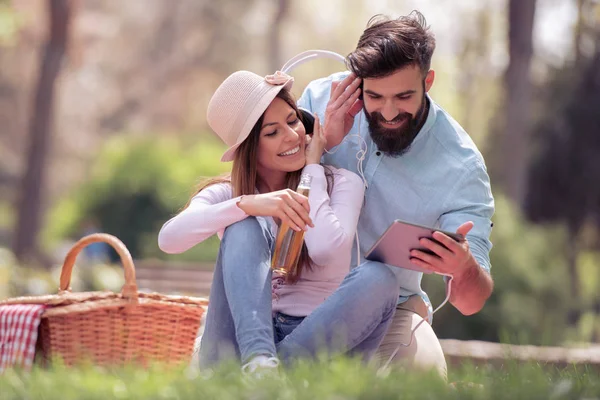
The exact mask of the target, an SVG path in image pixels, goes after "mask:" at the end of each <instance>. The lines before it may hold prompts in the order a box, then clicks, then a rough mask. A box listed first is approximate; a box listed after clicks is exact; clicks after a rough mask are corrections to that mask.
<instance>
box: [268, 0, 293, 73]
mask: <svg viewBox="0 0 600 400" xmlns="http://www.w3.org/2000/svg"><path fill="white" fill-rule="evenodd" d="M276 3H277V10H276V11H275V15H274V16H273V22H272V23H271V29H270V30H269V34H268V36H267V40H268V44H269V46H268V51H269V73H270V74H272V73H274V72H275V71H277V70H278V69H280V68H281V67H282V66H283V60H282V59H281V25H282V23H283V21H284V20H285V17H286V16H287V14H288V11H289V9H290V1H289V0H276Z"/></svg>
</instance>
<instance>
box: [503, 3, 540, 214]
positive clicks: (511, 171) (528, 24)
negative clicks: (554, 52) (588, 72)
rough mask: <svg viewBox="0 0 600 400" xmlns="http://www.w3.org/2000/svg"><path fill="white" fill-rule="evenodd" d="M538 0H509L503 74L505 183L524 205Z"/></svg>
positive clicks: (517, 200)
mask: <svg viewBox="0 0 600 400" xmlns="http://www.w3.org/2000/svg"><path fill="white" fill-rule="evenodd" d="M535 6H536V0H510V1H509V9H508V23H509V28H508V50H509V55H510V62H509V64H508V68H507V70H506V75H505V77H504V82H505V88H506V97H505V110H506V111H505V113H504V115H503V116H502V119H503V120H504V121H505V122H504V123H503V124H502V125H503V126H504V132H503V140H502V141H503V146H502V150H503V159H504V160H503V163H502V166H501V168H502V173H501V176H502V183H503V184H504V187H505V190H506V194H507V195H508V196H509V198H510V199H512V200H513V201H515V202H516V203H517V204H519V205H522V204H523V200H524V197H525V180H526V176H527V173H526V168H527V156H528V147H529V140H528V136H529V135H528V131H529V120H530V117H531V107H530V105H531V89H532V85H531V78H530V71H529V70H530V65H531V58H532V56H533V23H534V17H535Z"/></svg>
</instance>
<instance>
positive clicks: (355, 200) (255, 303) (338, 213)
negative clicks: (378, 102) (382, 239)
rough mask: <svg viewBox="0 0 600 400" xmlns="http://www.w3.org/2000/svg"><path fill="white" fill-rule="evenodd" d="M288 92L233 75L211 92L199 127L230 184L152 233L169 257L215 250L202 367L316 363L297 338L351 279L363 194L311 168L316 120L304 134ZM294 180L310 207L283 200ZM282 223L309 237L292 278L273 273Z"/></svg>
mask: <svg viewBox="0 0 600 400" xmlns="http://www.w3.org/2000/svg"><path fill="white" fill-rule="evenodd" d="M292 83H293V78H292V77H290V76H288V75H286V74H284V73H282V72H278V73H276V74H274V75H269V76H267V77H265V78H263V77H260V76H258V75H256V74H254V73H251V72H248V71H238V72H235V73H233V74H232V75H230V76H229V77H228V78H227V79H226V80H225V81H224V82H223V83H222V84H221V85H220V86H219V88H218V89H217V91H216V92H215V94H214V95H213V97H212V98H211V100H210V103H209V106H208V113H207V120H208V123H209V125H210V126H211V128H212V129H213V130H214V131H215V133H216V134H217V135H218V136H219V137H220V138H221V139H222V140H223V142H225V144H226V145H227V146H228V149H227V151H225V153H224V154H223V157H222V158H221V160H222V161H233V166H232V169H231V175H229V176H225V177H220V178H215V179H212V180H210V181H209V182H207V183H205V184H204V185H203V186H202V187H201V188H200V190H199V191H198V192H197V193H196V194H195V195H194V196H193V197H192V199H191V200H190V201H189V203H188V204H187V205H186V206H185V207H184V209H183V210H182V211H181V212H180V213H179V215H177V216H175V217H174V218H172V219H171V220H169V221H167V222H166V223H165V224H164V225H163V227H162V229H161V231H160V233H159V237H158V241H159V246H160V248H161V249H162V250H163V251H165V252H167V253H180V252H183V251H186V250H188V249H190V248H191V247H193V246H195V245H196V244H198V243H200V242H202V241H204V240H206V239H207V238H209V237H210V236H212V235H214V234H215V233H216V234H217V235H218V236H219V237H220V238H221V245H220V250H219V256H218V258H217V262H216V265H215V271H214V276H213V282H212V285H211V292H210V299H209V303H210V305H209V307H208V312H207V317H206V324H205V329H204V334H203V336H202V341H201V346H200V357H199V358H200V363H201V366H203V367H209V366H213V365H215V364H217V363H219V362H222V361H224V360H225V359H228V358H232V357H233V358H235V359H237V360H239V361H241V362H242V363H244V364H245V365H244V367H243V370H244V371H249V372H252V371H254V370H256V369H265V368H274V367H277V365H278V364H279V359H278V358H277V356H276V354H277V350H279V351H280V353H284V354H285V355H286V357H287V358H291V357H295V356H299V355H300V354H299V349H302V353H303V354H302V355H306V353H309V355H316V353H317V351H318V350H319V349H317V347H316V346H317V344H316V343H313V342H314V341H315V340H316V338H315V337H314V336H315V335H313V334H312V333H311V332H312V330H310V329H308V330H307V329H304V332H300V333H298V332H297V331H296V328H297V327H299V326H305V325H303V324H302V322H303V320H304V318H305V317H306V316H308V315H309V314H311V313H312V312H313V311H314V310H315V309H316V308H317V307H318V306H319V305H320V304H321V303H323V301H324V300H325V299H326V298H327V297H329V296H330V295H331V294H332V293H333V292H334V291H335V290H336V289H337V288H338V286H339V285H340V283H341V282H342V280H343V279H344V277H345V276H346V275H347V274H348V272H349V269H350V261H351V260H350V259H351V256H350V252H351V250H352V245H353V242H354V234H355V232H356V226H357V223H358V216H359V213H360V209H361V206H362V201H363V195H364V187H363V182H362V180H361V179H360V177H358V175H356V174H354V173H352V172H350V171H347V170H343V169H336V168H332V167H325V166H322V165H320V160H321V156H322V154H323V149H324V148H325V146H326V144H327V140H326V139H325V132H324V131H323V129H322V128H321V125H320V123H319V119H318V117H314V125H313V126H308V123H309V122H308V121H312V120H313V118H311V117H312V116H309V115H306V114H305V113H303V112H301V111H300V110H299V109H298V107H297V106H296V102H295V100H294V98H293V97H292V95H291V94H290V89H291V86H292ZM356 96H358V92H357V94H356ZM347 107H350V104H349V105H348V106H347ZM307 132H309V133H308V134H307ZM301 175H310V177H311V180H312V183H311V190H310V194H309V195H308V196H305V195H303V194H300V193H297V192H295V191H294V190H292V189H296V187H297V186H298V183H299V181H300V177H301ZM313 221H314V223H313ZM283 223H285V224H287V225H289V226H290V227H291V228H292V229H295V230H296V231H302V230H304V231H306V232H305V233H304V243H303V244H302V250H301V252H300V259H299V261H298V264H297V268H296V269H295V270H294V272H293V273H287V274H283V273H282V272H280V271H272V270H271V268H270V266H271V249H272V247H273V242H274V238H275V236H276V235H277V231H278V230H279V227H280V225H282V224H283ZM394 304H395V303H394ZM392 309H393V305H392V306H391V308H390V310H392ZM369 315H370V314H369ZM365 326H369V327H371V329H372V330H373V332H374V333H373V334H374V335H376V336H377V337H375V338H373V337H371V336H372V335H369V333H370V332H367V334H366V335H365V334H362V333H361V338H360V340H358V341H357V342H356V344H357V345H358V344H360V343H361V341H364V342H365V343H367V345H366V346H365V349H364V351H365V352H369V353H372V352H374V350H375V349H374V347H373V346H371V347H369V345H370V344H371V343H378V341H379V339H380V337H379V336H381V335H382V330H381V329H379V330H377V326H378V325H377V324H365ZM300 331H302V330H300ZM361 332H362V331H361ZM292 333H294V334H293V335H292ZM274 339H275V340H274ZM319 345H320V343H319Z"/></svg>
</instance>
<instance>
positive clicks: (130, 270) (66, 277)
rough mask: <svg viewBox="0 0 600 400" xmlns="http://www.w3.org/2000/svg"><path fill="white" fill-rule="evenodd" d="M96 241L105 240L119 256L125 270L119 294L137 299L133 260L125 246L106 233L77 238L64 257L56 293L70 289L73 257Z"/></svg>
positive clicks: (130, 299) (133, 300) (73, 263)
mask: <svg viewBox="0 0 600 400" xmlns="http://www.w3.org/2000/svg"><path fill="white" fill-rule="evenodd" d="M97 242H106V243H108V244H110V245H111V246H112V247H113V248H114V249H115V250H116V251H117V253H118V254H119V257H121V263H122V264H123V269H124V270H125V284H124V285H123V288H122V289H121V295H122V296H123V297H124V298H125V299H127V300H129V301H132V302H135V301H137V298H138V291H137V285H136V283H135V268H134V266H133V260H132V258H131V254H130V253H129V250H127V247H125V245H124V244H123V242H121V241H120V240H119V239H117V238H116V237H115V236H113V235H109V234H106V233H94V234H91V235H88V236H84V237H83V238H81V239H79V240H78V241H77V243H75V245H73V247H72V248H71V250H69V253H68V254H67V256H66V257H65V262H64V263H63V267H62V271H61V273H60V287H59V291H58V293H59V294H61V293H65V292H70V291H71V287H70V284H71V273H72V272H73V265H75V259H76V258H77V255H78V254H79V253H80V252H81V250H83V248H84V247H86V246H88V245H90V244H92V243H97Z"/></svg>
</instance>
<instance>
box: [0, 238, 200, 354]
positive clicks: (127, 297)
mask: <svg viewBox="0 0 600 400" xmlns="http://www.w3.org/2000/svg"><path fill="white" fill-rule="evenodd" d="M95 242H106V243H108V244H110V245H111V246H112V247H113V248H114V249H115V250H116V251H117V253H118V254H119V256H120V258H121V262H122V264H123V268H124V270H125V285H123V288H122V290H121V293H113V292H110V291H103V292H81V293H72V292H71V288H70V282H71V272H72V270H73V265H74V263H75V259H76V257H77V255H78V254H79V252H80V251H81V250H82V249H83V248H84V247H86V246H87V245H89V244H91V243H95ZM5 304H45V305H47V306H48V308H46V309H45V310H44V312H43V314H42V320H41V322H40V328H39V334H38V339H37V344H36V357H35V358H36V362H37V361H40V362H42V363H46V362H47V361H49V360H51V359H52V358H54V357H57V356H58V357H59V358H61V359H62V360H63V361H64V363H65V364H67V365H73V364H77V363H80V362H89V361H91V362H93V363H95V364H100V365H125V364H129V363H142V364H147V363H148V362H164V363H180V362H186V361H189V360H190V359H191V356H192V352H193V347H194V340H195V339H196V335H197V333H198V328H199V327H200V319H201V317H202V315H203V313H204V312H205V310H206V307H207V306H208V300H207V299H204V298H195V297H185V296H168V295H163V294H159V293H138V290H137V285H136V281H135V269H134V266H133V260H132V259H131V255H130V254H129V251H128V250H127V248H126V247H125V245H124V244H123V243H122V242H121V241H120V240H119V239H117V238H116V237H114V236H112V235H108V234H92V235H89V236H85V237H84V238H82V239H81V240H79V241H78V242H77V243H76V244H75V245H74V246H73V248H72V249H71V250H70V251H69V253H68V254H67V256H66V257H65V262H64V264H63V266H62V271H61V276H60V288H59V292H58V294H55V295H47V296H35V297H18V298H11V299H8V300H4V301H0V305H5Z"/></svg>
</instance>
